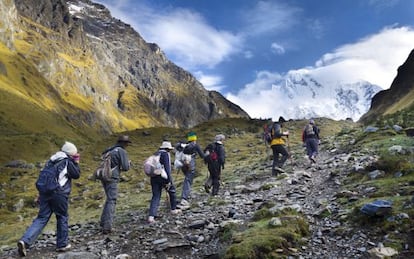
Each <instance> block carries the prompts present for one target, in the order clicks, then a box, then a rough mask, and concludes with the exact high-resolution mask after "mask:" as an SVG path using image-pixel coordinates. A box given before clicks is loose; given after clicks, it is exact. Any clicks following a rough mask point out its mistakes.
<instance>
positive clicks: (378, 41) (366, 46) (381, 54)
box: [316, 27, 414, 89]
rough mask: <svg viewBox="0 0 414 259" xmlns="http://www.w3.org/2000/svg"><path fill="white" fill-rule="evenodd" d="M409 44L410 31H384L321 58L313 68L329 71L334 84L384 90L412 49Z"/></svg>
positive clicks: (413, 34) (413, 35) (412, 35)
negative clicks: (373, 86) (365, 85)
mask: <svg viewBox="0 0 414 259" xmlns="http://www.w3.org/2000/svg"><path fill="white" fill-rule="evenodd" d="M413 42H414V29H413V28H409V27H399V28H385V29H383V30H382V31H381V32H379V33H378V34H375V35H371V36H368V37H366V38H364V39H361V40H360V41H358V42H357V43H353V44H347V45H344V46H341V47H339V48H337V49H336V50H335V51H334V52H332V53H327V54H325V55H324V56H323V57H322V58H321V59H320V60H318V61H317V62H316V68H324V69H329V70H330V73H332V74H331V76H332V77H334V78H338V80H339V79H340V80H349V79H353V80H358V79H363V80H366V81H368V82H370V83H373V84H376V85H379V86H380V87H382V88H384V89H386V88H389V87H390V86H391V83H392V81H393V80H394V78H395V76H396V75H397V68H398V67H399V66H400V65H402V64H403V62H404V61H405V60H406V59H407V57H408V54H409V53H410V51H411V50H412V49H413Z"/></svg>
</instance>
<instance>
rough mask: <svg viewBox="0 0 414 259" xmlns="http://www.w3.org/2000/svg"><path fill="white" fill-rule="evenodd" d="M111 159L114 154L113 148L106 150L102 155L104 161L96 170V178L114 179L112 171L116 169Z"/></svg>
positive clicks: (103, 179)
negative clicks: (112, 166)
mask: <svg viewBox="0 0 414 259" xmlns="http://www.w3.org/2000/svg"><path fill="white" fill-rule="evenodd" d="M111 160H112V154H111V150H109V151H108V152H106V153H105V154H103V155H102V161H101V163H100V164H99V166H98V168H97V169H96V171H95V172H94V179H98V180H102V181H106V182H109V181H111V180H112V171H113V170H114V169H115V167H114V168H111Z"/></svg>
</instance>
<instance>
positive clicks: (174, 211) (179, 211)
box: [171, 209, 182, 215]
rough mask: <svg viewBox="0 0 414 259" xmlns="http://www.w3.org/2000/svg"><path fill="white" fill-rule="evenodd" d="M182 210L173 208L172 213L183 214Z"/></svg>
mask: <svg viewBox="0 0 414 259" xmlns="http://www.w3.org/2000/svg"><path fill="white" fill-rule="evenodd" d="M181 212H182V211H181V210H180V209H175V210H171V214H174V215H177V214H181Z"/></svg>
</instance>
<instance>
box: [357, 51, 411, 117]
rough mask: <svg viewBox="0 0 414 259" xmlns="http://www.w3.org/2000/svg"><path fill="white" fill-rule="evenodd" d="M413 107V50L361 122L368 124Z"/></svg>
mask: <svg viewBox="0 0 414 259" xmlns="http://www.w3.org/2000/svg"><path fill="white" fill-rule="evenodd" d="M413 105H414V50H412V51H411V53H410V55H409V56H408V58H407V60H406V61H405V62H404V64H403V65H401V66H400V67H399V68H398V73H397V76H396V77H395V79H394V81H393V82H392V84H391V87H390V88H389V89H387V90H384V91H380V92H379V93H377V94H376V95H375V96H374V97H373V98H372V102H371V108H370V110H369V111H368V112H367V113H366V114H365V115H364V116H362V117H361V119H360V121H361V122H370V121H372V120H374V119H375V118H377V117H378V116H381V115H387V114H393V113H395V112H397V111H401V110H404V109H412V107H413Z"/></svg>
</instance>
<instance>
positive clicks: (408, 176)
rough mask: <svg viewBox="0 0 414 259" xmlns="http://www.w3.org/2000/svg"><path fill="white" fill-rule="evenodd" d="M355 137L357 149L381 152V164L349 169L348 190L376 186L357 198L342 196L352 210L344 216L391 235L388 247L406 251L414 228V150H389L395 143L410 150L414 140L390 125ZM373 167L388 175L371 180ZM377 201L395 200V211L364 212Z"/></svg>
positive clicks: (349, 209) (346, 207)
mask: <svg viewBox="0 0 414 259" xmlns="http://www.w3.org/2000/svg"><path fill="white" fill-rule="evenodd" d="M352 136H353V138H354V139H356V140H357V141H356V143H355V145H354V149H357V150H368V149H369V150H371V152H373V153H375V154H377V155H378V156H379V159H378V162H377V163H375V164H373V165H370V166H368V167H367V168H366V169H365V170H366V171H365V172H349V175H348V177H347V179H345V181H344V187H343V188H344V189H346V190H358V191H359V192H362V193H364V192H363V190H365V189H367V188H374V191H372V192H368V193H365V194H364V195H360V196H359V197H358V199H357V200H355V201H349V199H339V201H340V203H341V204H342V206H343V208H344V209H345V210H347V211H349V212H350V213H349V214H348V215H347V216H346V217H342V220H345V221H348V222H349V223H351V224H353V225H357V226H358V227H361V228H367V229H369V230H370V232H371V233H373V234H374V235H375V234H377V235H378V236H385V235H387V236H388V238H387V239H386V241H385V242H384V245H385V246H391V247H393V248H395V249H397V250H403V249H404V248H403V245H402V244H405V243H406V242H407V237H408V236H409V233H410V230H411V229H412V228H414V221H413V220H412V219H413V218H414V208H413V206H412V205H410V204H411V200H412V195H413V186H414V157H413V155H412V153H407V154H396V153H392V152H390V151H389V150H388V149H389V147H391V146H395V145H399V146H402V147H404V148H408V149H410V148H412V147H413V146H414V139H413V138H412V137H407V136H406V135H405V134H403V133H396V132H394V131H393V130H390V129H388V128H383V129H381V130H379V131H377V132H374V133H363V132H362V131H358V132H354V133H353V134H352ZM373 170H381V171H383V172H384V173H385V175H383V176H380V177H378V178H376V179H371V178H370V177H369V176H368V173H369V172H371V171H373ZM374 200H388V201H391V202H392V203H393V205H392V213H391V214H390V215H387V216H384V217H370V216H367V215H365V214H363V213H362V212H361V211H360V208H362V206H364V205H365V204H367V203H370V202H372V201H374ZM401 215H408V217H409V219H405V218H401Z"/></svg>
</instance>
